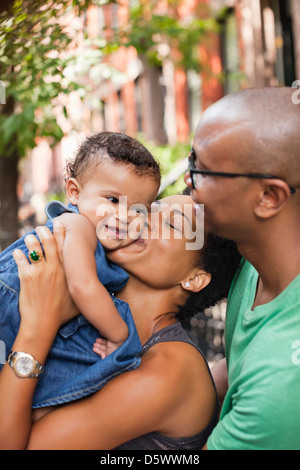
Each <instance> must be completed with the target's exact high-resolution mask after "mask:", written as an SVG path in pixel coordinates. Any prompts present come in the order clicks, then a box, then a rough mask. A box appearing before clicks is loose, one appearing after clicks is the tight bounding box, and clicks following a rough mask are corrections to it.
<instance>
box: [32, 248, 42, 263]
mask: <svg viewBox="0 0 300 470" xmlns="http://www.w3.org/2000/svg"><path fill="white" fill-rule="evenodd" d="M29 258H30V261H31V262H32V263H39V262H40V261H42V259H43V255H42V253H40V252H39V251H38V250H32V251H30V252H29Z"/></svg>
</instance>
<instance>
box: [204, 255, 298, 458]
mask: <svg viewBox="0 0 300 470" xmlns="http://www.w3.org/2000/svg"><path fill="white" fill-rule="evenodd" d="M257 282H258V273H257V271H256V270H255V269H254V267H253V266H252V265H251V264H250V263H248V262H247V261H246V260H242V262H241V265H240V268H239V271H238V273H237V274H236V276H235V279H234V281H233V284H232V286H231V291H230V294H229V298H228V307H227V318H226V328H225V342H226V359H227V368H228V382H229V388H228V392H227V394H226V397H225V400H224V403H223V407H222V410H221V415H220V421H219V423H218V425H217V426H216V428H215V429H214V431H213V432H212V434H211V436H210V438H209V440H208V443H207V447H208V449H209V450H237V449H245V450H246V449H249V450H259V449H261V450H281V449H282V450H286V449H287V450H300V275H299V276H297V277H296V278H295V279H294V280H293V281H292V282H291V284H290V285H289V286H288V287H287V288H286V289H285V290H284V291H283V292H282V293H281V294H280V295H279V296H278V297H276V298H275V299H274V300H272V301H271V302H269V303H267V304H265V305H260V306H258V307H256V308H255V309H254V310H252V305H253V302H254V299H255V295H256V288H257Z"/></svg>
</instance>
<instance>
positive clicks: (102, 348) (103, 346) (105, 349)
mask: <svg viewBox="0 0 300 470" xmlns="http://www.w3.org/2000/svg"><path fill="white" fill-rule="evenodd" d="M121 344H122V343H113V342H112V341H108V340H107V339H105V338H97V339H96V341H95V343H94V346H93V351H94V352H95V353H96V354H98V355H99V356H100V357H101V359H105V358H106V357H107V356H108V355H109V354H111V353H112V352H114V351H115V350H116V349H118V347H119V346H121Z"/></svg>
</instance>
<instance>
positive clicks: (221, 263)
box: [177, 190, 241, 320]
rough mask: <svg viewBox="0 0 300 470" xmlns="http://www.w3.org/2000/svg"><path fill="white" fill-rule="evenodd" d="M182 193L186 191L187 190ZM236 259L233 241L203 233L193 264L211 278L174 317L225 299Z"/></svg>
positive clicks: (237, 262) (185, 314) (238, 260)
mask: <svg viewBox="0 0 300 470" xmlns="http://www.w3.org/2000/svg"><path fill="white" fill-rule="evenodd" d="M184 193H185V194H188V191H187V190H185V191H184ZM240 260H241V255H240V253H239V252H238V250H237V247H236V244H235V243H234V242H233V241H231V240H227V239H225V238H222V237H219V236H217V235H213V234H211V233H207V234H206V235H205V243H204V246H203V248H202V249H201V250H199V252H198V260H197V265H198V266H199V267H200V268H202V269H203V270H204V271H206V272H207V273H209V274H210V275H211V281H210V283H209V284H208V285H207V286H206V287H205V288H204V289H203V290H201V291H200V292H197V293H193V294H192V295H191V297H189V298H188V300H187V302H186V304H185V305H184V306H183V307H181V308H180V311H179V313H178V315H177V317H178V319H179V320H184V319H187V318H191V317H192V316H194V315H196V314H197V313H199V312H203V310H204V309H206V308H208V307H213V306H214V305H215V304H216V303H217V302H219V301H220V300H222V299H225V298H226V297H227V296H228V292H229V289H230V285H231V282H232V280H233V277H234V275H235V273H236V271H237V268H238V266H239V264H240Z"/></svg>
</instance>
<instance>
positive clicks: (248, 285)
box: [185, 88, 300, 450]
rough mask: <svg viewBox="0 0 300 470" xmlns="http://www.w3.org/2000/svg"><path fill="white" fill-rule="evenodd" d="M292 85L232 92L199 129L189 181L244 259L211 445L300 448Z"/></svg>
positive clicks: (298, 128)
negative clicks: (225, 377) (222, 396)
mask: <svg viewBox="0 0 300 470" xmlns="http://www.w3.org/2000/svg"><path fill="white" fill-rule="evenodd" d="M293 92H295V90H292V89H289V88H265V89H248V90H244V91H242V92H238V93H236V94H233V95H229V96H227V97H225V98H223V99H222V100H220V101H219V102H218V103H216V104H214V105H213V106H212V107H211V108H209V109H208V110H207V111H206V112H205V113H204V115H203V118H202V119H201V121H200V123H199V125H198V127H197V129H196V132H195V138H194V145H193V150H192V152H191V168H192V170H191V172H190V174H189V173H188V174H187V175H186V177H185V179H186V183H187V184H188V186H190V187H192V188H193V190H192V197H193V199H194V200H195V201H196V202H198V203H202V204H204V207H205V227H206V230H208V231H211V232H213V233H215V234H218V235H220V236H223V237H226V238H229V239H232V240H234V241H235V242H236V243H237V247H238V249H239V251H240V253H241V255H242V256H243V260H242V263H241V266H240V268H239V271H238V273H237V274H236V277H235V280H234V282H233V285H232V287H231V292H230V295H229V299H228V309H227V318H226V328H225V342H226V362H227V370H228V384H229V386H228V391H227V394H226V396H225V400H224V403H223V407H222V412H221V415H220V421H219V424H218V425H217V427H216V428H215V430H214V431H213V433H212V435H211V436H210V438H209V440H208V443H207V448H208V449H209V450H215V449H220V450H221V449H253V450H256V449H298V450H300V404H299V398H300V361H299V360H297V358H299V357H300V351H299V349H300V346H299V345H300V105H296V104H294V103H293V100H292V97H293ZM193 168H194V171H193ZM195 170H196V171H195ZM297 348H298V353H297Z"/></svg>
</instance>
